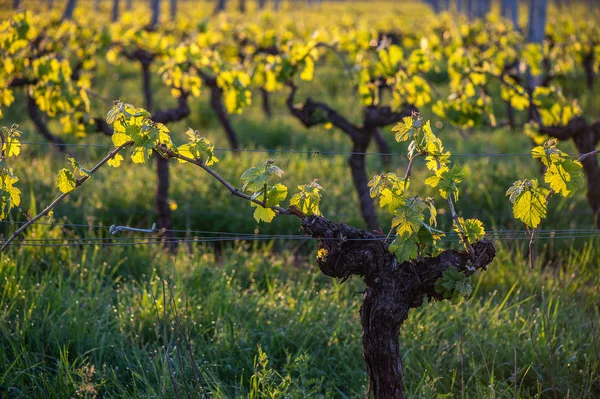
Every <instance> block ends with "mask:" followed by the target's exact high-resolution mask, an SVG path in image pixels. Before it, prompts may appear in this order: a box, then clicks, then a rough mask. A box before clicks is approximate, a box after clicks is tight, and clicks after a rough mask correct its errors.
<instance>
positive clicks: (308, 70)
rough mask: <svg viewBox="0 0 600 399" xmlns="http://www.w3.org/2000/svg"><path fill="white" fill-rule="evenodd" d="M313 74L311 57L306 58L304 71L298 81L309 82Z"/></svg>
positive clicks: (313, 64)
mask: <svg viewBox="0 0 600 399" xmlns="http://www.w3.org/2000/svg"><path fill="white" fill-rule="evenodd" d="M314 73H315V62H314V60H313V59H312V58H311V57H306V58H305V59H304V69H303V70H302V73H301V74H300V79H302V80H306V81H310V80H312V79H313V75H314Z"/></svg>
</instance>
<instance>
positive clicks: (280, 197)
mask: <svg viewBox="0 0 600 399" xmlns="http://www.w3.org/2000/svg"><path fill="white" fill-rule="evenodd" d="M287 194H288V189H287V187H286V186H284V185H283V184H281V183H277V184H275V185H274V186H273V187H271V189H270V190H269V191H268V193H267V206H279V204H280V203H281V202H283V201H285V199H286V197H287Z"/></svg>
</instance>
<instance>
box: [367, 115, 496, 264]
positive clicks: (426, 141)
mask: <svg viewBox="0 0 600 399" xmlns="http://www.w3.org/2000/svg"><path fill="white" fill-rule="evenodd" d="M393 131H394V132H395V138H396V141H398V142H404V141H409V146H408V157H409V161H410V165H412V164H413V161H414V160H415V159H416V158H417V157H420V156H424V157H426V161H427V168H428V169H429V170H430V171H432V172H433V173H434V174H433V175H432V176H430V177H429V178H428V179H427V180H426V182H425V183H426V184H427V185H429V186H431V187H435V188H437V189H438V190H439V193H440V195H441V196H442V198H445V199H448V200H449V201H452V199H451V198H454V201H457V200H458V195H459V190H458V184H459V183H460V182H461V181H462V172H461V170H460V168H459V167H458V166H453V167H450V152H449V151H446V150H445V149H444V147H443V144H442V142H441V140H440V139H439V138H438V137H437V136H436V135H435V134H434V133H433V132H432V130H431V125H430V122H429V121H427V122H425V121H423V119H422V118H421V117H420V116H419V115H418V114H413V115H412V116H411V117H406V118H404V119H403V121H402V122H400V123H398V124H397V125H396V126H395V127H394V128H393ZM369 187H370V195H371V197H372V198H374V199H376V201H377V202H378V203H379V206H380V207H382V208H385V209H386V210H387V211H388V212H390V213H391V214H392V215H393V219H392V229H393V230H395V234H396V238H395V239H394V241H393V242H392V243H391V244H390V251H392V252H393V253H394V254H395V255H396V257H397V259H398V260H399V261H400V262H405V261H409V260H411V259H415V258H417V257H419V256H426V255H436V254H437V253H439V251H440V250H441V247H440V246H439V243H440V240H441V239H442V238H443V237H444V236H445V234H444V233H443V232H441V231H439V230H436V229H435V226H436V224H437V208H436V206H435V204H434V201H433V198H431V197H427V198H421V197H419V196H416V195H412V196H411V195H409V188H410V170H409V171H407V173H406V176H405V177H399V176H397V175H396V174H395V173H384V174H380V175H376V176H374V177H373V179H371V181H370V182H369ZM427 213H428V214H429V218H426V215H427ZM457 220H458V223H459V224H460V226H459V228H460V231H461V234H460V235H459V236H460V237H461V239H462V241H463V244H464V245H465V247H467V246H468V245H469V244H470V243H472V242H475V241H477V240H480V239H481V238H483V236H484V234H485V231H484V230H483V225H482V224H481V222H479V221H477V220H475V219H473V220H471V219H469V220H468V221H465V220H462V219H457ZM476 226H478V227H480V229H479V230H478V229H476V228H475V227H476Z"/></svg>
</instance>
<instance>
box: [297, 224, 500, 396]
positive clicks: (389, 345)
mask: <svg viewBox="0 0 600 399" xmlns="http://www.w3.org/2000/svg"><path fill="white" fill-rule="evenodd" d="M302 229H303V230H304V231H305V233H306V234H308V235H309V236H312V237H315V238H317V239H319V241H320V243H319V248H320V249H323V250H325V251H326V255H324V256H322V257H321V258H319V259H318V265H319V268H320V269H321V271H322V272H323V273H324V274H325V275H327V276H330V277H334V278H339V279H342V280H345V279H347V278H349V277H351V276H353V275H356V276H360V277H362V278H363V279H364V281H365V283H366V289H365V291H364V294H363V304H362V307H361V311H360V315H361V324H362V329H363V339H362V342H363V353H364V358H365V363H366V368H367V373H368V376H369V390H370V391H371V392H372V393H373V395H374V397H375V398H376V399H403V398H405V393H404V383H403V371H402V362H401V357H400V340H399V331H400V327H401V326H402V324H403V323H404V321H405V320H406V318H407V317H408V312H409V311H410V309H411V308H417V307H419V306H421V305H422V304H423V301H424V299H425V298H426V297H429V298H432V299H435V300H441V299H443V298H442V297H441V296H440V295H439V294H438V293H436V291H435V289H434V285H435V282H436V281H437V280H438V279H439V278H441V277H442V273H443V272H444V271H446V270H448V269H449V268H452V267H454V268H456V269H458V270H459V271H461V272H463V273H464V274H465V275H471V274H473V273H474V272H475V271H476V270H478V269H484V270H485V269H486V268H487V265H489V264H490V263H491V262H492V260H493V259H494V256H495V254H496V251H495V249H494V246H493V244H492V243H491V242H489V241H485V240H484V241H481V242H478V243H476V244H474V245H473V248H474V250H475V256H474V257H471V256H470V255H469V254H468V253H467V252H463V251H457V250H454V249H450V250H446V251H444V252H442V253H441V254H439V255H438V256H436V257H430V258H422V259H418V260H413V261H408V262H404V263H398V261H397V260H396V258H395V257H394V255H393V254H392V253H390V252H389V251H388V248H387V243H386V241H385V240H378V239H377V238H376V237H375V236H373V235H372V234H371V233H369V232H367V231H364V230H360V229H356V228H354V227H351V226H348V225H345V224H336V223H333V222H331V221H329V220H327V219H325V218H323V217H318V216H312V217H307V218H305V219H304V220H303V222H302Z"/></svg>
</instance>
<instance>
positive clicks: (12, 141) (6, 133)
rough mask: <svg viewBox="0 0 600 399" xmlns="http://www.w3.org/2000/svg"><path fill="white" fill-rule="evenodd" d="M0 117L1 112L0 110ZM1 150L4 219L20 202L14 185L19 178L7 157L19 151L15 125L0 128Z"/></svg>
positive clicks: (0, 203) (0, 196)
mask: <svg viewBox="0 0 600 399" xmlns="http://www.w3.org/2000/svg"><path fill="white" fill-rule="evenodd" d="M0 117H2V113H1V112H0ZM0 129H1V130H0V140H1V142H2V152H1V154H0V219H6V218H7V217H8V214H9V212H10V210H11V209H13V208H14V207H17V206H19V205H20V203H21V191H20V190H19V189H18V188H17V187H16V186H15V183H17V182H18V181H19V179H18V178H17V177H16V176H15V175H14V174H13V169H12V168H11V167H10V165H9V164H8V161H7V159H8V158H11V157H16V156H18V155H19V154H20V153H21V143H20V142H19V137H20V136H21V132H20V131H19V130H18V126H17V125H12V126H11V127H5V126H2V127H1V128H0Z"/></svg>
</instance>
